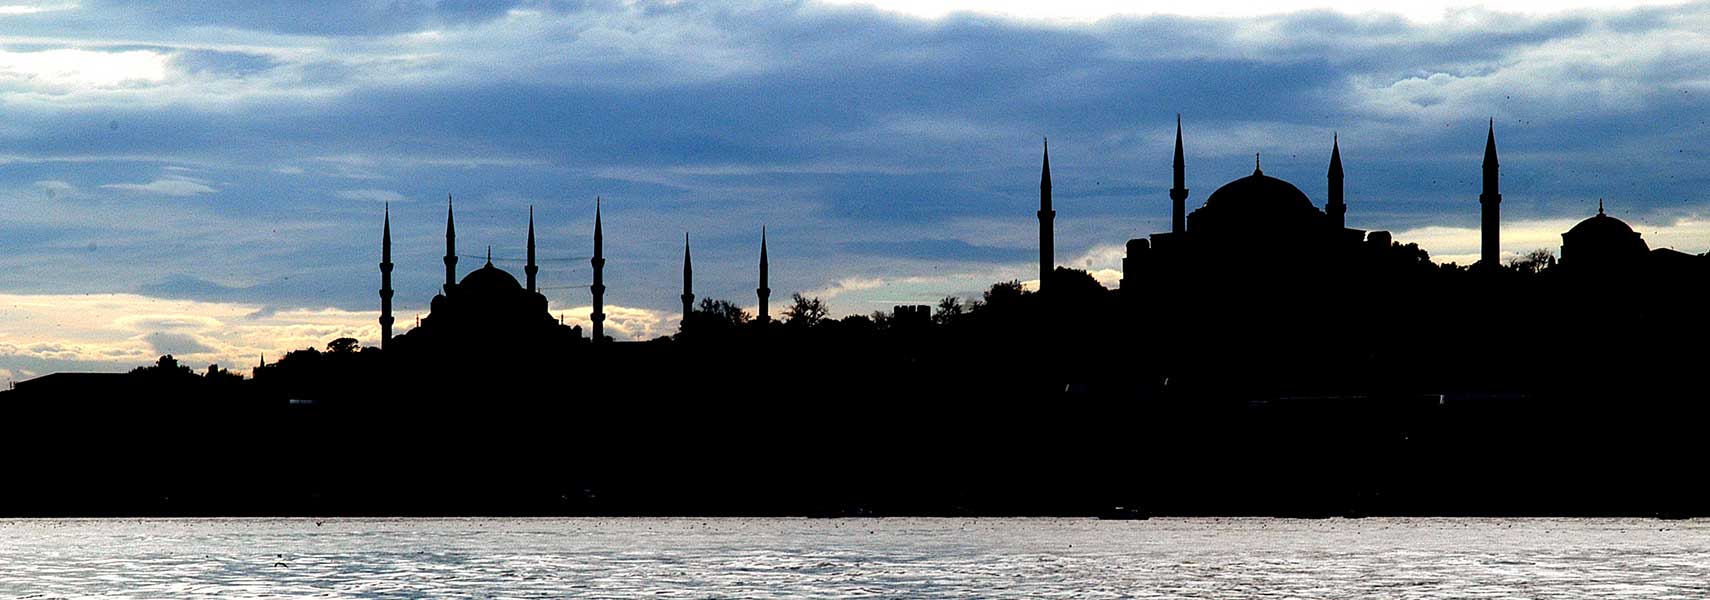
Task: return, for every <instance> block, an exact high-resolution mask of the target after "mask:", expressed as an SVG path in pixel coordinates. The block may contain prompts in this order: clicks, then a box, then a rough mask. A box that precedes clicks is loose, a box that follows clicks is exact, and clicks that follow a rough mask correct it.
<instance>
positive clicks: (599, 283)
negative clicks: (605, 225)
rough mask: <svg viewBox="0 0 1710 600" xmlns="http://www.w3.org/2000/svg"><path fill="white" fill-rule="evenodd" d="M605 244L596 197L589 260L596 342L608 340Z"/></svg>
mask: <svg viewBox="0 0 1710 600" xmlns="http://www.w3.org/2000/svg"><path fill="white" fill-rule="evenodd" d="M604 246H605V236H604V235H603V234H601V232H600V198H599V197H598V196H595V197H594V259H593V260H590V261H588V262H589V263H592V264H593V265H594V285H591V286H588V291H590V292H593V294H594V312H593V314H590V315H588V318H589V319H591V320H593V321H594V342H596V343H599V342H604V341H606V278H605V270H606V255H605V252H604V250H603V249H602V248H603V247H604Z"/></svg>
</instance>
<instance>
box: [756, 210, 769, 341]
mask: <svg viewBox="0 0 1710 600" xmlns="http://www.w3.org/2000/svg"><path fill="white" fill-rule="evenodd" d="M769 269H770V265H768V264H767V262H766V226H765V225H761V226H760V287H758V288H755V289H754V293H755V295H758V296H759V297H760V319H759V321H760V322H761V323H767V322H770V321H771V320H772V317H771V314H770V313H771V310H770V309H769V308H768V304H769V303H770V302H771V298H772V288H770V287H768V286H767V282H768V279H767V271H768V270H769Z"/></svg>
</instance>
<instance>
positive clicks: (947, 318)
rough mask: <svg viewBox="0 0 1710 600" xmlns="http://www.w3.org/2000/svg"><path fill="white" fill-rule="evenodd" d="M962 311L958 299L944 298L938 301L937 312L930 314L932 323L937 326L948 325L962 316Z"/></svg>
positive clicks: (952, 297)
mask: <svg viewBox="0 0 1710 600" xmlns="http://www.w3.org/2000/svg"><path fill="white" fill-rule="evenodd" d="M963 309H964V307H963V306H962V300H961V299H960V298H957V297H955V296H945V297H944V299H943V300H939V301H938V310H937V312H934V313H932V322H934V323H937V324H939V325H949V324H950V323H951V322H954V321H955V320H956V319H957V318H958V317H961V316H962V313H963Z"/></svg>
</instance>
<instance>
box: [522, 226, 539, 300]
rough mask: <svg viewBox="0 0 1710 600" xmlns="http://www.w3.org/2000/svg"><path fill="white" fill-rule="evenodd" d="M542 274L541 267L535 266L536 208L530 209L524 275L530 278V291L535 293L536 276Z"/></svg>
mask: <svg viewBox="0 0 1710 600" xmlns="http://www.w3.org/2000/svg"><path fill="white" fill-rule="evenodd" d="M539 272H540V267H537V266H535V265H534V207H533V206H530V207H528V266H525V267H523V273H524V274H526V275H527V276H528V291H531V292H532V291H535V287H534V274H535V273H539Z"/></svg>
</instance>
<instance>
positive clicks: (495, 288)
mask: <svg viewBox="0 0 1710 600" xmlns="http://www.w3.org/2000/svg"><path fill="white" fill-rule="evenodd" d="M457 287H458V289H459V290H461V291H464V292H469V293H475V294H479V293H483V292H509V291H512V290H521V289H522V287H523V286H522V284H521V283H518V282H517V278H516V277H514V276H512V275H511V274H510V273H507V272H505V270H504V269H500V268H498V267H495V266H493V263H490V262H489V263H487V264H486V266H483V267H481V268H479V269H475V270H474V271H470V272H469V274H468V275H464V276H463V281H460V282H458V283H457Z"/></svg>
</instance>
